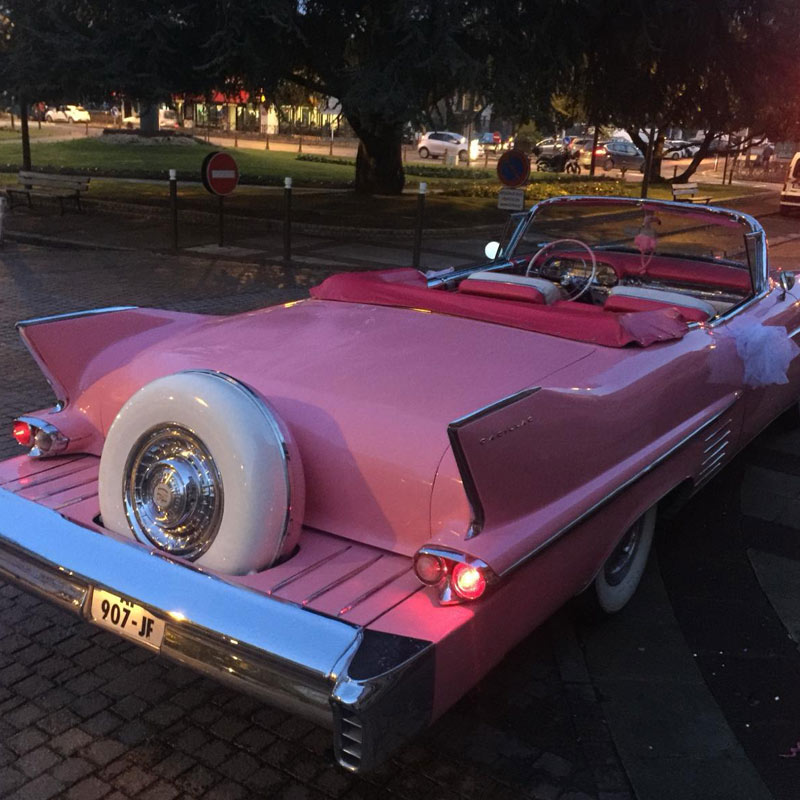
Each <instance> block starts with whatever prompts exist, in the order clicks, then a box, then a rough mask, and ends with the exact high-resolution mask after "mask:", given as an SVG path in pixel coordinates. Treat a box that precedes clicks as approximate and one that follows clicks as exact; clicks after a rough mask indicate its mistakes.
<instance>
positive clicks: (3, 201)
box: [0, 196, 7, 247]
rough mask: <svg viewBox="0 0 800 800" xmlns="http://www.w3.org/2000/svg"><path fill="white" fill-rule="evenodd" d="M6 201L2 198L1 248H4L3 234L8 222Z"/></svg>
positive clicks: (0, 218)
mask: <svg viewBox="0 0 800 800" xmlns="http://www.w3.org/2000/svg"><path fill="white" fill-rule="evenodd" d="M6 207H7V206H6V199H5V197H2V196H0V247H2V246H3V233H4V230H5V221H6Z"/></svg>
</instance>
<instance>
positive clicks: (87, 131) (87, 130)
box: [86, 122, 89, 136]
mask: <svg viewBox="0 0 800 800" xmlns="http://www.w3.org/2000/svg"><path fill="white" fill-rule="evenodd" d="M86 135H87V136H88V135H89V123H88V122H87V123H86Z"/></svg>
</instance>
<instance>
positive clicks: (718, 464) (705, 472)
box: [697, 453, 725, 482]
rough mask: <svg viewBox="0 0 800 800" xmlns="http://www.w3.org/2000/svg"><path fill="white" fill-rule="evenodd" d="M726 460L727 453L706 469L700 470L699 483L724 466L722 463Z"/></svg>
mask: <svg viewBox="0 0 800 800" xmlns="http://www.w3.org/2000/svg"><path fill="white" fill-rule="evenodd" d="M724 460H725V453H722V454H721V455H720V456H718V457H717V458H716V459H715V460H714V461H712V462H711V463H710V464H707V465H706V466H705V467H703V469H702V470H700V472H699V473H698V475H697V480H698V482H699V481H702V480H704V479H705V477H706V476H707V475H708V474H710V473H711V472H713V471H714V470H716V469H719V468H720V467H721V466H722V462H723V461H724Z"/></svg>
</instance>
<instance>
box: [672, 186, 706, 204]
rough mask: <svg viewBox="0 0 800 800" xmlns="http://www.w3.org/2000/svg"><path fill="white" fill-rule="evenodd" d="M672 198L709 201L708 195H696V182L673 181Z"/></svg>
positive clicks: (687, 200) (699, 201)
mask: <svg viewBox="0 0 800 800" xmlns="http://www.w3.org/2000/svg"><path fill="white" fill-rule="evenodd" d="M672 199H673V200H683V201H684V202H688V203H710V202H711V198H710V197H698V196H697V184H696V183H673V184H672Z"/></svg>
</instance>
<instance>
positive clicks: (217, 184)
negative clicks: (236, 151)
mask: <svg viewBox="0 0 800 800" xmlns="http://www.w3.org/2000/svg"><path fill="white" fill-rule="evenodd" d="M200 177H201V178H202V181H203V186H205V187H206V190H207V191H209V192H210V193H211V194H215V195H216V196H217V197H218V198H219V246H220V247H222V246H223V245H224V243H225V216H224V214H225V207H224V200H225V195H228V194H230V193H231V192H232V191H233V190H234V189H235V188H236V187H237V186H238V184H239V167H238V166H237V165H236V161H235V159H234V158H233V156H230V155H228V154H227V153H221V152H214V153H209V154H208V155H207V156H206V157H205V158H204V159H203V166H202V167H201V168H200Z"/></svg>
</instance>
